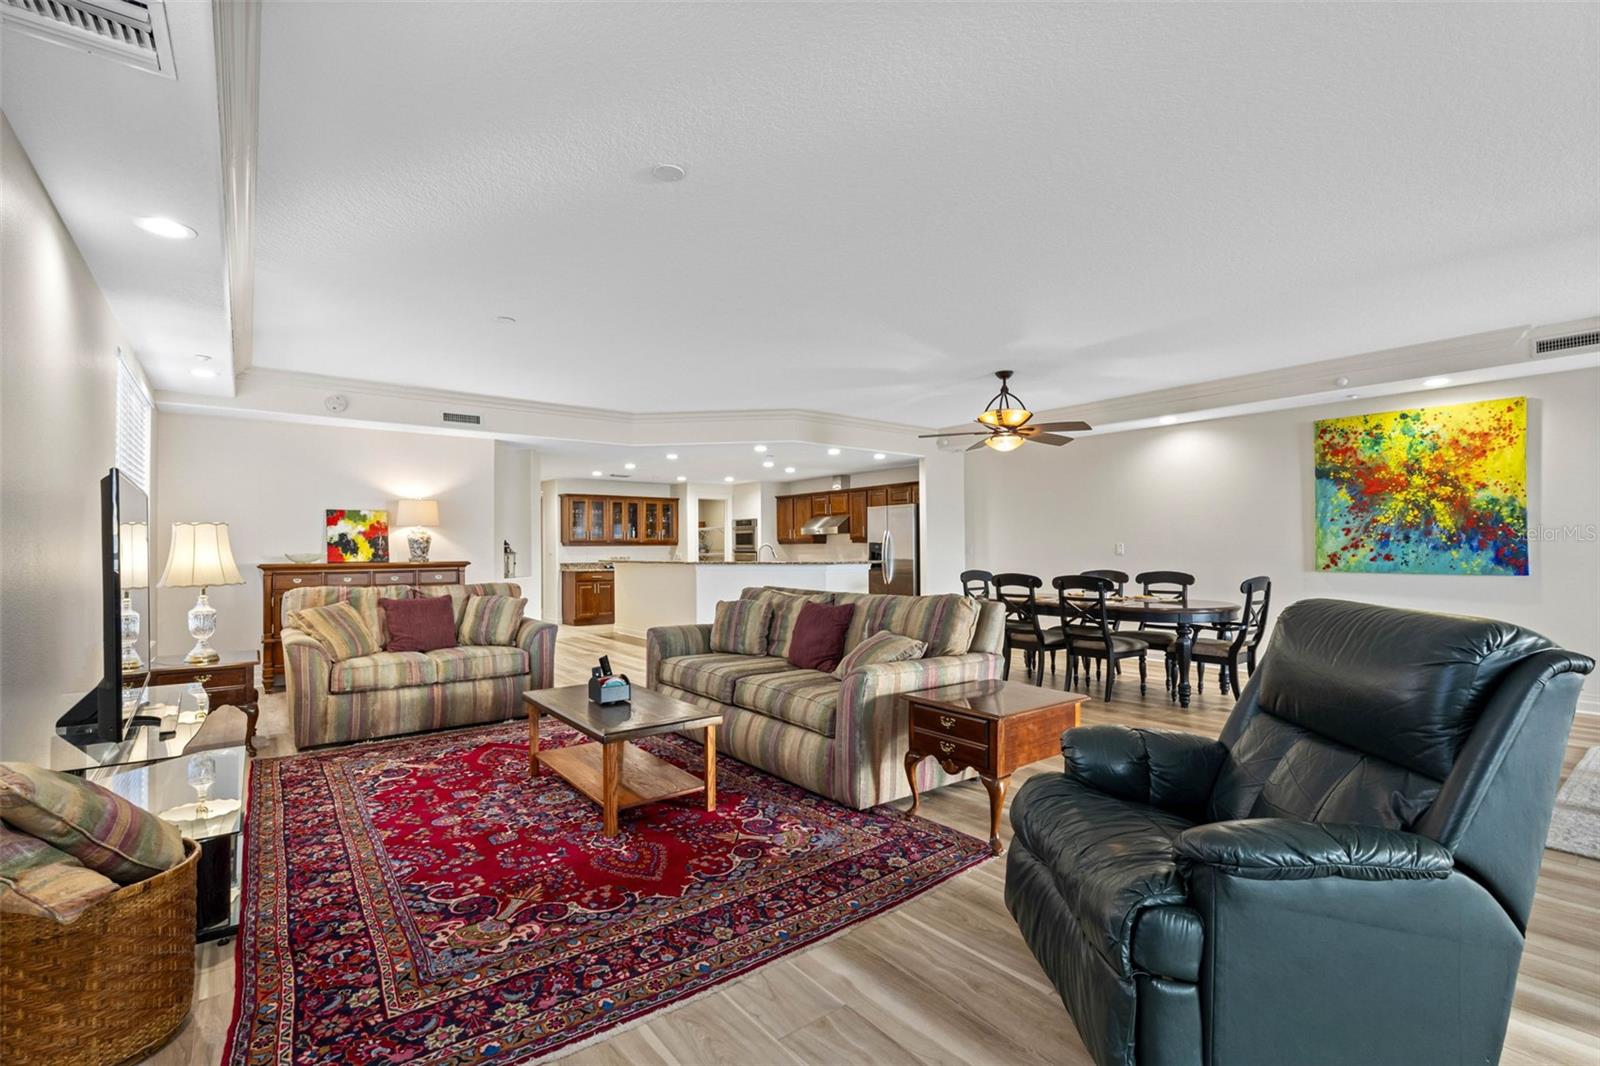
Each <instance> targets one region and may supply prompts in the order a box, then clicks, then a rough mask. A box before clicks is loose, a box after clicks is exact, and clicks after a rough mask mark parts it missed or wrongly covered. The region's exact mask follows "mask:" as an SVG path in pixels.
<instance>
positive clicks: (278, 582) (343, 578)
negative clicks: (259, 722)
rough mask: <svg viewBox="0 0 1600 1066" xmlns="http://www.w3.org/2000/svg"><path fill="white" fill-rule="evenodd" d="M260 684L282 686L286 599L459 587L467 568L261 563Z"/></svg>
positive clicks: (452, 564)
mask: <svg viewBox="0 0 1600 1066" xmlns="http://www.w3.org/2000/svg"><path fill="white" fill-rule="evenodd" d="M257 569H259V570H260V571H261V613H262V618H261V684H262V686H263V687H264V688H266V689H267V690H268V691H269V692H270V691H272V690H273V689H277V688H281V687H282V682H283V643H282V641H281V640H280V639H279V637H278V634H279V633H281V632H282V631H283V594H284V593H285V592H288V591H289V590H290V589H299V588H309V587H312V586H316V585H333V586H336V587H337V586H342V585H349V586H368V585H459V584H462V583H463V582H465V581H466V573H467V564H466V563H464V562H461V561H460V560H443V561H437V562H426V563H260V564H258V565H257Z"/></svg>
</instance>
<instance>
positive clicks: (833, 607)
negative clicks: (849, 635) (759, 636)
mask: <svg viewBox="0 0 1600 1066" xmlns="http://www.w3.org/2000/svg"><path fill="white" fill-rule="evenodd" d="M855 613H856V609H855V605H854V604H850V603H807V604H805V605H804V606H802V607H801V608H800V619H799V621H797V622H795V624H794V639H793V640H791V641H790V642H789V653H788V655H787V656H786V657H787V658H788V660H789V665H791V666H793V667H794V668H795V669H796V670H822V671H824V672H826V671H830V670H832V669H833V668H834V667H836V666H838V665H839V660H840V659H842V658H843V657H844V635H845V632H846V631H847V630H848V629H849V628H850V619H852V618H854V617H855ZM773 654H774V655H776V654H777V652H776V651H774V652H773Z"/></svg>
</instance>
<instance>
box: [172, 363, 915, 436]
mask: <svg viewBox="0 0 1600 1066" xmlns="http://www.w3.org/2000/svg"><path fill="white" fill-rule="evenodd" d="M290 391H303V392H310V393H315V394H316V395H317V396H318V397H322V396H326V395H328V394H331V393H338V394H340V395H344V396H363V397H381V398H386V399H392V400H401V401H408V402H412V403H423V404H428V405H431V406H435V407H438V408H439V409H440V410H451V411H460V412H462V413H466V414H481V413H485V412H490V411H496V412H504V413H507V414H511V415H516V416H520V417H532V418H536V419H561V420H565V421H576V422H580V423H592V424H593V425H594V426H595V427H596V429H597V430H598V429H602V428H603V429H605V430H608V431H614V430H616V428H617V427H619V426H625V427H650V426H669V425H676V424H678V423H682V422H694V423H697V424H711V425H717V424H727V423H733V422H742V421H749V420H751V419H761V420H766V421H781V420H789V421H795V422H806V423H810V424H812V425H814V426H816V427H818V428H821V429H842V430H852V431H864V432H868V433H891V434H896V435H904V434H911V435H915V434H916V433H919V432H923V428H922V427H919V426H911V425H906V424H904V423H898V422H886V421H882V420H878V419H870V418H858V417H855V416H851V415H839V414H829V413H827V412H824V411H811V410H805V409H803V408H749V409H738V410H722V411H650V412H628V411H614V410H606V409H603V408H597V407H580V406H575V405H568V404H553V403H543V402H540V401H538V400H523V399H517V398H514V397H506V396H487V395H484V394H482V393H473V392H457V391H453V390H450V389H438V388H431V387H427V386H416V385H400V384H389V383H384V382H375V381H364V380H360V379H356V378H343V377H335V376H332V375H325V374H308V373H303V372H300V371H293V370H274V369H271V368H267V367H250V368H249V369H247V370H245V371H243V372H241V373H240V374H239V375H238V387H237V389H236V391H235V395H234V396H232V397H227V396H213V395H210V394H200V393H177V392H159V393H157V394H156V398H155V399H156V406H157V407H159V408H163V409H169V410H174V409H181V410H185V411H201V410H205V409H214V410H217V411H219V412H220V411H226V412H231V413H245V412H248V411H250V410H270V411H275V412H277V413H280V414H292V413H293V412H291V411H287V410H284V409H283V407H282V405H272V406H269V407H261V408H257V407H253V406H252V398H253V397H255V396H259V395H261V394H263V393H267V392H290ZM319 402H320V401H319ZM429 428H435V427H433V425H432V424H431V423H430V426H429ZM462 432H467V433H472V432H478V433H483V434H487V435H490V436H502V437H504V436H536V435H537V434H527V433H516V434H507V433H501V432H496V431H494V430H492V429H485V430H477V431H473V430H462ZM608 435H614V434H611V433H607V434H601V435H600V436H599V437H596V438H595V439H604V437H605V436H608ZM546 436H550V434H546ZM555 436H560V435H555ZM571 439H580V438H571Z"/></svg>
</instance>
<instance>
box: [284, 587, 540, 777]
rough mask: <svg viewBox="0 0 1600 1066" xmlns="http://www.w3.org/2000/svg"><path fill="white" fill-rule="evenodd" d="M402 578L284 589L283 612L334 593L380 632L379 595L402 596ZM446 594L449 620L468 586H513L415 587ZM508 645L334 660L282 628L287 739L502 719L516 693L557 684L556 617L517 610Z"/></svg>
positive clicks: (356, 736)
mask: <svg viewBox="0 0 1600 1066" xmlns="http://www.w3.org/2000/svg"><path fill="white" fill-rule="evenodd" d="M412 591H413V590H412V589H410V588H408V587H403V586H402V587H397V588H396V587H382V588H350V587H348V586H339V587H333V586H321V587H313V588H297V589H291V590H289V591H288V592H287V593H285V594H284V597H283V614H284V617H285V618H287V617H288V616H289V613H290V612H291V611H297V610H299V609H301V608H304V607H321V606H324V605H326V604H330V603H336V602H339V601H341V600H344V601H348V602H349V603H350V605H351V606H352V607H354V608H355V609H356V610H358V611H360V612H361V615H362V618H363V619H364V620H365V621H366V622H367V624H368V625H369V626H371V627H372V631H373V632H374V633H377V634H378V637H379V640H380V641H385V639H386V634H385V633H384V627H383V612H382V611H380V610H379V609H378V599H379V598H380V597H389V596H404V595H408V594H410V593H411V592H412ZM415 591H417V592H420V593H422V594H423V595H427V596H449V597H450V598H451V599H452V600H453V601H455V604H456V622H457V623H458V624H459V623H460V621H461V612H462V610H463V609H464V607H465V605H466V599H467V597H468V596H471V595H480V596H520V595H522V589H521V588H520V586H518V585H515V584H510V583H506V582H496V583H492V584H483V585H438V586H434V587H430V588H423V589H417V590H415ZM515 639H516V644H515V646H508V647H459V648H442V649H440V650H438V651H430V652H415V651H403V652H388V651H385V652H379V653H378V654H376V655H364V656H360V657H358V658H354V659H345V660H344V661H342V662H337V663H336V662H331V661H330V660H329V658H328V655H327V653H326V652H325V651H324V650H323V647H322V645H321V644H319V643H318V642H317V641H316V639H315V638H313V637H312V636H310V635H309V634H307V633H303V632H301V631H300V630H298V629H294V628H292V627H286V628H285V629H284V630H283V661H284V674H285V678H286V680H285V689H286V691H287V693H288V697H289V717H290V719H291V721H292V722H293V723H294V742H295V744H296V745H297V746H299V747H300V748H301V749H305V748H312V747H318V746H320V745H323V744H342V743H345V742H347V741H352V740H368V739H371V738H373V737H388V736H396V735H399V734H401V733H417V732H421V731H424V730H429V729H445V728H449V727H451V726H463V725H474V724H477V723H479V722H499V721H504V720H505V719H507V718H512V717H515V716H516V715H518V714H521V713H522V693H523V692H525V691H526V690H528V689H533V688H548V687H549V686H550V685H552V684H554V678H555V655H556V627H555V626H554V625H553V624H552V623H549V622H540V621H536V620H534V619H532V618H524V619H523V620H522V624H521V626H520V627H519V628H518V630H517V635H516V638H515Z"/></svg>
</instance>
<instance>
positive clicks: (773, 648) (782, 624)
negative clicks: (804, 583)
mask: <svg viewBox="0 0 1600 1066" xmlns="http://www.w3.org/2000/svg"><path fill="white" fill-rule="evenodd" d="M756 599H758V600H765V601H766V602H767V603H768V604H769V605H770V606H771V608H772V621H771V622H770V623H769V624H768V627H767V654H768V655H777V656H781V657H782V658H785V659H787V658H788V657H789V646H790V645H791V644H792V643H794V627H795V625H796V623H798V622H799V621H800V612H801V610H803V609H804V608H805V605H806V604H808V603H832V602H833V593H831V592H819V593H817V594H816V595H814V596H808V595H805V594H803V593H798V594H797V593H791V592H779V591H777V590H776V589H767V590H765V591H763V592H761V593H759V594H758V595H757V596H756Z"/></svg>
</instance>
